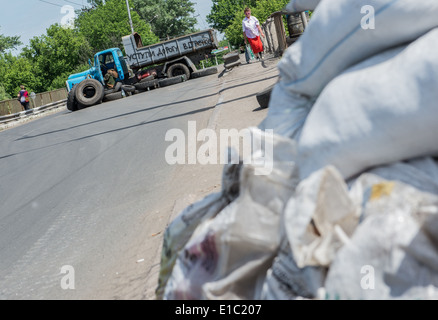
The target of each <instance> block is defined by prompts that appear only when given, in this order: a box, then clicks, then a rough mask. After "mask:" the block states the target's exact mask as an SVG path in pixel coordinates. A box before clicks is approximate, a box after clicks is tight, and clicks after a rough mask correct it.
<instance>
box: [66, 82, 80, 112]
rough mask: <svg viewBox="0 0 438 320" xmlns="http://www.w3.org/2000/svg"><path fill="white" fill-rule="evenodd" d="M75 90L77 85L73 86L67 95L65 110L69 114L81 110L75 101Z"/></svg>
mask: <svg viewBox="0 0 438 320" xmlns="http://www.w3.org/2000/svg"><path fill="white" fill-rule="evenodd" d="M76 89H77V85H74V86H73V87H72V88H71V89H70V91H69V92H68V95H67V109H68V110H70V111H71V112H74V111H77V110H79V109H81V105H79V103H78V101H77V100H76Z"/></svg>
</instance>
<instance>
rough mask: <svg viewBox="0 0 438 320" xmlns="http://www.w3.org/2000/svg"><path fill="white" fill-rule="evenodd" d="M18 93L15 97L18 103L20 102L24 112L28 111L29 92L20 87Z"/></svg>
mask: <svg viewBox="0 0 438 320" xmlns="http://www.w3.org/2000/svg"><path fill="white" fill-rule="evenodd" d="M20 89H21V90H20V92H19V93H18V95H17V98H18V101H20V103H21V105H22V106H23V108H24V110H29V109H30V108H29V92H27V90H26V87H25V86H23V85H21V86H20Z"/></svg>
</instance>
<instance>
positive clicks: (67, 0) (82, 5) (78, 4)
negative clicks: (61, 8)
mask: <svg viewBox="0 0 438 320" xmlns="http://www.w3.org/2000/svg"><path fill="white" fill-rule="evenodd" d="M64 1H65V2H69V3H72V4H75V5H77V6H81V7H84V4H80V3H76V2H73V1H69V0H64Z"/></svg>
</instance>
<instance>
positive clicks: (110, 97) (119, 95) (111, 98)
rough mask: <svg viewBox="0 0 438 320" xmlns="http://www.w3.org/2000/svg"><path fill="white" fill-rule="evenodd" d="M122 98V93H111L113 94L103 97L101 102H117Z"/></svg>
mask: <svg viewBox="0 0 438 320" xmlns="http://www.w3.org/2000/svg"><path fill="white" fill-rule="evenodd" d="M122 98H123V96H122V91H118V92H113V93H109V94H106V95H105V96H104V97H103V101H105V102H107V101H114V100H119V99H122Z"/></svg>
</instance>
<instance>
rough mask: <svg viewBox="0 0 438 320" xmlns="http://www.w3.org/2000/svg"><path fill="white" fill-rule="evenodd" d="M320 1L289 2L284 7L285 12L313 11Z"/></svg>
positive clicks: (298, 0) (295, 0)
mask: <svg viewBox="0 0 438 320" xmlns="http://www.w3.org/2000/svg"><path fill="white" fill-rule="evenodd" d="M320 1H321V0H291V1H290V2H289V3H288V4H287V5H286V11H287V12H302V11H307V10H315V8H316V6H317V5H318V3H319V2H320Z"/></svg>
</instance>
